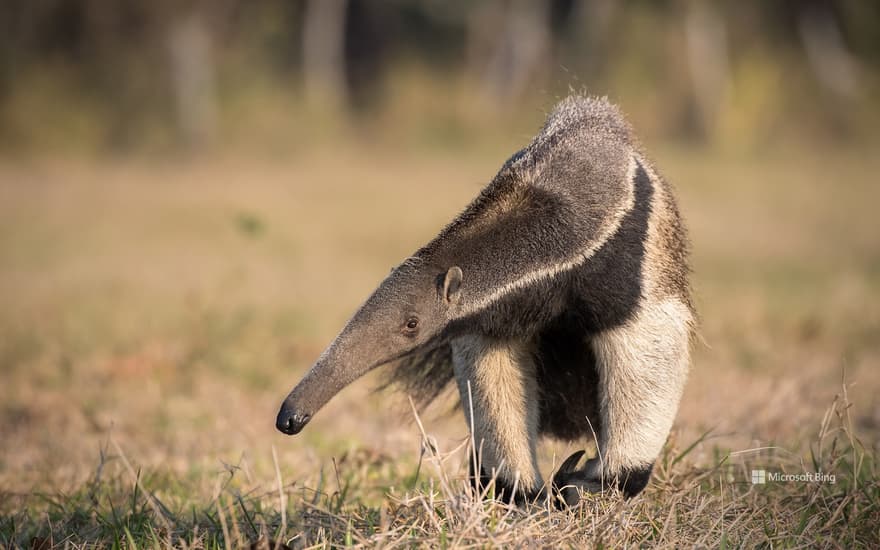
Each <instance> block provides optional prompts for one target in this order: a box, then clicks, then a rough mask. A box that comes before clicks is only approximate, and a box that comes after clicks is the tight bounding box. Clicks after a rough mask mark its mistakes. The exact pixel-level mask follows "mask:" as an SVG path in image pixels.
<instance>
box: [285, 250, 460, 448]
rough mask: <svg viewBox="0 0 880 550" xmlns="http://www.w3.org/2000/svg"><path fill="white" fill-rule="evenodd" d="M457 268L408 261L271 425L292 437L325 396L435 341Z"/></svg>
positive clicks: (453, 298)
mask: <svg viewBox="0 0 880 550" xmlns="http://www.w3.org/2000/svg"><path fill="white" fill-rule="evenodd" d="M461 281H462V272H461V269H460V268H458V267H449V268H443V267H437V266H432V265H430V263H429V262H422V261H419V260H418V259H410V260H407V261H406V262H404V263H403V264H402V265H401V266H400V267H398V268H397V269H395V270H394V271H392V272H391V274H390V275H389V276H388V277H387V278H386V279H385V280H384V281H383V282H382V284H381V285H379V288H377V289H376V291H375V292H373V295H372V296H370V297H369V298H368V299H367V301H366V303H364V305H363V306H361V308H360V309H359V310H358V311H357V313H355V314H354V316H353V317H352V318H351V320H350V321H349V322H348V324H346V325H345V328H343V329H342V332H340V333H339V336H337V337H336V339H335V340H333V342H332V343H331V344H330V346H329V347H328V348H327V349H326V350H324V353H322V354H321V356H320V357H319V358H318V360H317V361H316V362H315V364H314V365H313V366H312V368H311V370H310V371H309V372H308V374H306V376H305V378H303V379H302V380H301V381H300V383H299V384H297V385H296V387H295V388H293V391H291V392H290V395H288V396H287V399H285V400H284V403H283V404H282V405H281V410H280V411H279V412H278V419H277V420H276V422H275V426H276V427H277V428H278V429H279V430H280V431H282V432H284V433H286V434H290V435H293V434H296V433H299V431H300V430H302V429H303V427H304V426H305V425H306V424H307V423H308V421H309V420H311V418H312V416H314V414H315V413H316V412H318V410H319V409H320V408H321V407H322V406H324V404H325V403H327V401H329V400H330V398H331V397H333V396H334V395H336V394H337V393H338V392H339V391H340V390H341V389H342V388H344V387H345V386H347V385H348V384H350V383H351V382H353V381H354V380H355V379H357V378H359V377H360V376H362V375H364V374H366V373H367V372H369V371H370V370H372V369H374V368H376V367H378V366H380V365H383V364H385V363H389V362H391V361H394V360H396V359H400V358H403V357H405V356H407V355H409V354H410V353H413V352H414V351H416V350H418V349H420V348H422V347H423V346H426V345H429V344H430V343H431V342H433V341H436V339H437V338H438V337H439V336H441V334H442V333H443V331H444V329H445V328H446V326H447V325H448V323H449V320H450V318H451V313H452V312H453V310H454V308H455V306H456V304H457V303H458V301H459V297H460V294H461Z"/></svg>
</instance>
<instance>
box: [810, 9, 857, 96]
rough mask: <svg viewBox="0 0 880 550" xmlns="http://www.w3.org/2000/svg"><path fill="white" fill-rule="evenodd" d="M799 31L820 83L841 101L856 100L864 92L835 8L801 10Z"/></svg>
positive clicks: (811, 65) (811, 66)
mask: <svg viewBox="0 0 880 550" xmlns="http://www.w3.org/2000/svg"><path fill="white" fill-rule="evenodd" d="M797 27H798V32H799V34H800V37H801V41H802V42H803V45H804V50H805V51H806V54H807V61H808V62H809V66H810V68H811V69H812V71H813V74H814V75H816V79H817V80H818V81H819V83H820V84H821V85H822V86H823V87H824V88H825V89H826V90H828V91H830V92H831V93H832V94H834V95H835V96H837V98H838V99H841V100H852V99H856V98H857V97H858V96H859V95H860V92H861V89H860V84H859V80H860V79H859V70H858V65H857V62H856V60H855V58H854V57H853V55H852V54H851V53H850V52H849V49H848V48H847V46H846V43H845V42H844V39H843V33H842V32H841V29H840V25H839V24H838V22H837V18H836V17H835V14H834V11H833V9H832V8H831V6H829V5H828V4H827V3H825V2H816V3H808V4H806V5H805V6H803V7H801V9H800V10H799V11H798V14H797Z"/></svg>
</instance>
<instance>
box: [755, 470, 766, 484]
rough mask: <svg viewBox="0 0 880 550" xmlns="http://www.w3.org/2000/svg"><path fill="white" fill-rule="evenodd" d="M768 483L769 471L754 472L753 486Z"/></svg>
mask: <svg viewBox="0 0 880 550" xmlns="http://www.w3.org/2000/svg"><path fill="white" fill-rule="evenodd" d="M765 483H767V470H752V485H763V484H765Z"/></svg>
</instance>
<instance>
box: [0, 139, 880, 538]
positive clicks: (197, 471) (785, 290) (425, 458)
mask: <svg viewBox="0 0 880 550" xmlns="http://www.w3.org/2000/svg"><path fill="white" fill-rule="evenodd" d="M519 141H524V139H523V140H519ZM504 145H505V147H503V148H502V147H501V146H500V145H499V146H498V147H483V148H474V149H472V150H449V151H440V152H437V151H433V152H431V153H427V152H425V151H420V150H418V149H413V150H412V151H388V150H386V149H382V148H379V147H376V148H371V147H370V145H369V144H358V146H344V147H342V148H341V149H340V150H334V151H333V152H332V154H331V153H330V152H328V151H327V150H325V149H321V150H318V149H315V150H309V149H307V148H306V149H304V150H303V151H301V152H295V153H293V154H290V155H275V156H272V155H268V154H267V155H264V156H262V157H257V156H253V155H236V154H231V155H222V156H198V155H196V156H195V157H192V158H186V159H184V158H180V159H168V158H161V159H150V158H143V157H137V158H125V159H106V158H93V159H85V158H77V159H65V158H43V157H39V158H19V159H11V158H6V159H3V160H2V161H0V301H2V304H3V307H2V308H0V372H2V384H0V440H2V442H3V443H2V445H0V547H16V546H22V547H35V548H48V547H50V546H51V545H63V544H65V543H69V544H70V545H72V546H74V547H81V546H92V545H96V546H114V545H120V546H128V547H138V546H166V545H174V546H188V547H227V548H228V547H236V546H241V545H244V544H248V543H250V542H253V541H256V540H257V539H258V538H259V537H260V536H261V535H268V536H269V537H270V538H272V539H273V540H277V541H282V542H285V543H287V544H289V545H290V546H291V547H308V546H313V545H316V546H357V545H364V546H377V545H382V546H385V547H395V546H406V547H412V546H427V547H435V546H447V547H464V546H479V547H494V546H502V545H511V544H512V545H515V546H517V547H519V546H535V547H545V546H546V547H556V546H570V547H583V546H585V545H586V546H608V545H610V546H614V547H618V546H625V545H626V546H641V545H652V546H654V545H657V546H668V547H680V546H685V547H688V546H696V545H700V546H717V547H727V546H748V547H751V546H755V545H756V544H761V543H763V544H766V545H767V546H774V547H775V546H793V547H799V546H808V545H809V546H819V547H854V546H872V545H874V546H876V545H877V544H880V527H878V526H880V488H878V483H877V466H876V457H877V451H878V445H880V374H878V373H880V339H878V338H877V335H878V334H880V232H878V228H877V222H876V217H875V215H876V212H875V211H876V205H877V204H878V200H880V187H878V186H877V181H876V174H877V173H878V169H880V157H877V155H871V154H869V153H868V152H861V153H860V152H858V151H854V150H850V151H843V150H840V151H834V150H831V151H824V150H818V149H810V150H790V151H776V152H767V151H765V152H752V153H731V152H728V153H719V152H713V151H705V150H695V149H691V148H666V149H663V148H655V149H654V150H653V153H654V160H655V161H656V164H657V165H658V167H659V168H660V170H661V171H662V172H663V173H664V174H665V175H666V176H667V177H668V178H669V179H670V180H671V181H672V182H673V183H674V184H675V185H676V186H677V188H678V189H679V194H680V197H681V207H682V211H683V213H684V215H685V217H686V219H687V220H688V225H689V228H690V231H691V235H692V238H693V252H694V262H693V268H694V287H695V296H696V304H697V308H698V311H699V314H700V336H699V338H698V340H697V341H696V342H695V345H694V361H693V368H692V372H691V377H690V381H689V384H688V386H687V390H686V392H685V395H684V398H683V400H682V404H681V408H680V411H679V415H678V418H677V421H676V424H675V427H674V430H673V433H672V435H671V437H670V440H669V442H668V445H667V448H666V451H665V453H664V456H663V457H662V459H661V461H660V462H659V463H658V465H657V468H656V470H655V475H654V477H653V478H652V481H651V483H650V484H649V486H648V488H647V489H646V491H645V492H644V493H643V494H642V495H641V496H639V497H637V498H635V499H632V500H629V501H624V500H622V499H621V498H620V496H619V495H615V494H610V495H607V496H598V497H594V498H590V499H587V500H586V502H585V503H584V505H583V506H582V507H580V508H579V509H577V510H574V511H571V512H555V511H553V512H551V511H548V510H545V509H542V508H540V507H537V506H536V507H533V508H527V509H516V508H508V507H506V506H504V505H502V504H500V503H497V502H491V501H489V502H487V501H484V500H482V499H479V498H474V495H472V494H470V493H469V492H468V490H467V489H466V486H465V484H464V481H463V479H464V474H465V473H466V471H467V468H466V465H465V464H466V460H467V458H466V452H465V446H466V443H467V439H466V434H467V431H466V427H465V425H464V420H463V417H462V415H461V414H460V412H458V411H453V412H450V411H449V408H450V401H446V402H444V403H440V404H438V405H437V406H436V407H432V408H430V409H429V410H427V411H421V412H420V414H419V416H418V420H419V421H416V415H415V414H414V413H413V411H412V410H411V409H410V406H409V403H408V401H407V399H406V397H405V396H403V395H400V394H397V393H394V392H382V393H373V392H372V390H373V389H374V388H375V387H376V385H377V383H378V381H379V378H378V376H380V375H381V373H376V375H371V376H368V377H367V378H365V379H363V380H360V381H359V382H357V383H356V384H354V385H353V386H351V387H349V388H348V389H346V390H345V391H343V392H342V393H341V394H340V395H338V396H337V397H336V398H335V399H334V400H332V401H331V402H330V403H329V404H328V405H327V407H326V408H325V409H323V410H322V411H321V412H320V413H319V414H318V415H317V416H316V417H315V419H314V420H313V421H312V422H311V423H310V425H309V426H308V427H307V428H306V430H305V431H304V432H303V433H302V434H300V435H299V436H296V437H293V438H290V437H286V436H283V435H281V434H280V433H278V432H276V431H275V429H274V420H275V414H276V412H277V409H278V406H279V404H280V402H281V400H282V399H283V398H284V396H285V395H286V394H287V392H288V391H289V390H290V389H291V388H292V387H293V385H294V384H295V383H296V382H297V381H298V379H299V377H300V376H301V375H302V374H303V372H304V371H305V370H306V369H307V368H308V367H309V365H310V364H311V362H312V361H313V360H314V359H315V358H316V357H317V355H318V354H319V353H320V352H321V350H322V349H323V348H324V346H325V345H326V344H327V343H329V341H330V340H331V339H332V338H333V336H334V335H335V333H336V332H337V331H338V329H339V328H341V326H342V324H343V323H344V321H345V320H346V319H347V317H348V316H349V315H350V314H351V313H352V312H353V311H354V310H355V309H356V308H357V306H358V305H359V304H360V303H361V301H362V300H363V299H364V298H365V297H366V296H367V295H368V293H369V292H370V291H371V290H372V289H373V288H374V287H375V285H376V284H377V283H378V282H379V281H380V280H381V279H382V278H383V277H384V276H385V274H387V272H388V270H389V269H390V268H391V267H392V266H394V265H396V264H397V263H398V262H399V261H400V260H401V259H402V258H404V257H405V256H407V255H408V254H409V253H411V252H412V251H414V250H415V249H416V248H417V247H418V246H420V245H421V244H423V243H424V242H425V241H426V240H427V239H429V238H430V237H431V236H432V235H434V234H435V233H436V232H437V231H438V230H439V229H440V228H441V227H442V226H443V224H444V223H446V222H447V221H448V220H450V219H451V218H452V217H453V216H454V215H455V213H456V212H457V211H458V210H460V209H461V208H462V207H463V206H464V205H465V204H466V203H467V201H468V200H469V199H470V198H472V197H473V196H474V195H475V194H476V193H477V192H478V191H479V189H480V187H481V186H482V185H484V184H485V183H486V182H487V181H488V180H489V179H490V178H491V177H492V175H493V174H494V172H495V171H496V170H497V168H498V167H499V166H500V164H501V162H502V161H503V160H504V158H505V155H506V154H507V153H509V152H511V151H512V150H513V149H512V148H509V147H507V145H508V144H504ZM422 427H423V430H424V431H422ZM583 446H584V445H583V444H578V445H564V444H559V443H553V442H548V443H547V444H546V445H545V446H544V447H543V448H542V465H543V471H544V474H545V476H546V475H548V474H549V473H550V471H551V469H552V467H553V464H554V463H555V464H558V463H559V462H560V461H561V460H562V459H564V458H565V457H566V456H568V454H569V452H571V451H572V450H574V449H575V448H580V447H583ZM752 470H765V471H766V475H768V476H771V477H770V478H768V480H767V482H766V483H765V484H755V485H753V484H752V483H751V477H752ZM816 472H822V473H823V474H824V476H825V477H822V478H821V479H820V480H819V481H809V480H806V481H804V480H801V481H779V480H776V481H774V480H773V478H772V475H774V474H805V473H813V474H815V473H816ZM831 475H833V477H834V483H831V482H830V477H829V476H831Z"/></svg>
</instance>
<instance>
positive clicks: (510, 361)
mask: <svg viewBox="0 0 880 550" xmlns="http://www.w3.org/2000/svg"><path fill="white" fill-rule="evenodd" d="M452 358H453V366H454V368H455V379H456V382H457V383H458V388H459V391H460V393H461V405H462V408H463V409H464V412H465V419H466V420H467V422H468V426H470V427H472V429H473V436H474V443H475V445H476V450H477V454H478V457H477V459H478V462H479V464H480V466H481V472H480V475H479V476H475V475H474V474H475V473H476V469H475V468H474V467H473V466H471V474H472V476H473V477H474V481H476V482H479V483H478V487H480V486H481V485H483V484H485V483H487V482H489V481H490V480H491V479H492V478H493V477H494V478H495V489H496V495H498V496H500V497H502V498H505V499H511V497H513V499H514V500H516V501H517V502H522V501H523V500H533V499H535V498H537V497H538V496H539V495H540V494H541V491H542V488H543V485H544V483H543V481H542V479H541V474H540V472H539V471H538V467H537V459H536V455H535V446H536V444H537V437H538V400H537V387H536V381H535V363H534V359H533V357H532V354H531V353H530V350H528V349H527V347H526V346H525V345H524V344H523V343H521V342H505V341H498V340H492V339H488V338H484V337H480V336H464V337H461V338H458V339H456V340H454V341H453V342H452ZM472 410H473V417H471V411H472Z"/></svg>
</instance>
